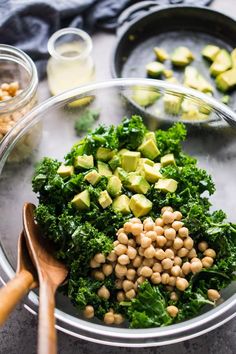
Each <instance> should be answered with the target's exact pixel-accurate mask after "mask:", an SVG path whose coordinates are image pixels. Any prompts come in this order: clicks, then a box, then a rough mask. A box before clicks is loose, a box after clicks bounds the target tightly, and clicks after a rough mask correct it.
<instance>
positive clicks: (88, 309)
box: [83, 305, 94, 318]
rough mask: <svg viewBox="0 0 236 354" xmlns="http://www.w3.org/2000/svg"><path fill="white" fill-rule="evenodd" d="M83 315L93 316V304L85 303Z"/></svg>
mask: <svg viewBox="0 0 236 354" xmlns="http://www.w3.org/2000/svg"><path fill="white" fill-rule="evenodd" d="M83 315H84V317H86V318H93V317H94V308H93V306H90V305H87V306H86V307H85V309H84V311H83Z"/></svg>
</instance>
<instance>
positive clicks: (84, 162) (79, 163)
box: [74, 155, 94, 170]
mask: <svg viewBox="0 0 236 354" xmlns="http://www.w3.org/2000/svg"><path fill="white" fill-rule="evenodd" d="M74 166H75V167H80V168H84V169H86V170H89V169H90V168H93V167H94V162H93V155H82V156H77V157H76V158H75V162H74Z"/></svg>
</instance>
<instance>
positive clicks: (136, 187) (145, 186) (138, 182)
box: [128, 175, 150, 194]
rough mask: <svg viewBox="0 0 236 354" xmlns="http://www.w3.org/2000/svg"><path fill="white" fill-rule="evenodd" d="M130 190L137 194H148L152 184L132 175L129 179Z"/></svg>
mask: <svg viewBox="0 0 236 354" xmlns="http://www.w3.org/2000/svg"><path fill="white" fill-rule="evenodd" d="M128 183H129V184H128V188H129V189H130V190H131V191H133V192H136V193H142V194H146V193H147V191H148V190H149V188H150V184H149V183H148V182H147V181H146V179H145V178H144V177H142V176H136V175H131V176H129V177H128Z"/></svg>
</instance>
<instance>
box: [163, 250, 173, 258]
mask: <svg viewBox="0 0 236 354" xmlns="http://www.w3.org/2000/svg"><path fill="white" fill-rule="evenodd" d="M165 255H166V257H167V258H170V259H174V258H175V254H174V251H173V250H172V249H171V248H166V250H165Z"/></svg>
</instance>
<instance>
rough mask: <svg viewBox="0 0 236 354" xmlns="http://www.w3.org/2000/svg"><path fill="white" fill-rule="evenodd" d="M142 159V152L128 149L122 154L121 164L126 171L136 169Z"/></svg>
mask: <svg viewBox="0 0 236 354" xmlns="http://www.w3.org/2000/svg"><path fill="white" fill-rule="evenodd" d="M139 159H140V152H138V151H127V152H124V153H123V154H122V155H121V166H122V168H123V169H124V170H125V171H126V172H132V171H135V170H136V168H137V166H138V162H139Z"/></svg>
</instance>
